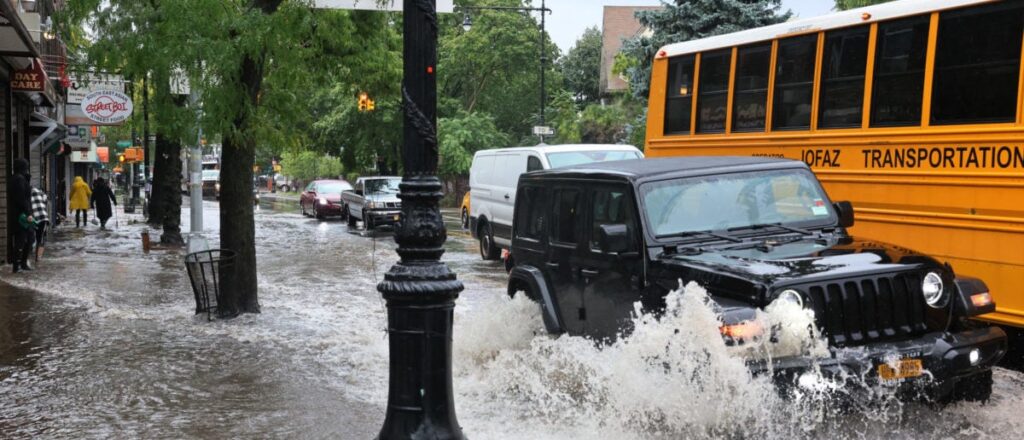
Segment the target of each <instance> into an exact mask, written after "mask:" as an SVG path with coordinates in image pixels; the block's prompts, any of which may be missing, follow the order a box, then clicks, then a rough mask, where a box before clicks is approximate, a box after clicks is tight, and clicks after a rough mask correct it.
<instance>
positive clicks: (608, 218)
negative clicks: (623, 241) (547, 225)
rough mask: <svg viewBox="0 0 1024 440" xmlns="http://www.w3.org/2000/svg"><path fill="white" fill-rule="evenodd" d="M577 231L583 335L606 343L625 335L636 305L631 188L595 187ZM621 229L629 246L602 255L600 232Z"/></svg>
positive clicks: (637, 259) (638, 270) (636, 242)
mask: <svg viewBox="0 0 1024 440" xmlns="http://www.w3.org/2000/svg"><path fill="white" fill-rule="evenodd" d="M587 191H588V193H587V197H586V199H587V202H588V203H587V205H586V213H585V215H583V216H582V217H584V222H585V224H586V225H585V226H584V227H582V228H581V229H582V236H583V237H584V240H583V241H584V243H583V245H582V248H583V249H582V255H583V257H582V260H583V261H582V262H581V267H580V277H579V280H578V283H579V284H580V286H579V289H580V290H581V291H582V292H583V306H584V308H585V309H586V312H585V313H586V316H587V318H588V320H587V335H588V336H591V337H593V338H595V339H599V340H612V339H614V338H615V337H616V335H617V334H619V333H620V332H622V331H631V330H632V329H631V328H630V327H631V324H632V313H633V304H634V303H636V302H637V301H640V300H641V295H640V294H641V290H640V283H641V277H642V276H643V258H642V257H641V255H642V246H641V241H640V240H641V239H640V237H641V234H640V232H641V231H640V230H639V221H638V218H639V216H638V213H637V210H636V203H635V202H634V200H635V199H634V197H633V194H632V188H631V187H630V186H628V185H625V184H621V185H618V184H601V185H594V186H590V187H589V188H588V189H587ZM607 225H625V226H626V230H627V231H628V233H627V235H628V242H629V246H628V249H627V250H626V251H624V252H623V251H620V252H606V251H605V250H603V249H602V246H601V242H600V234H601V229H602V227H604V226H607Z"/></svg>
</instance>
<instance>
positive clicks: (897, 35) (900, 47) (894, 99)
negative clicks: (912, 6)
mask: <svg viewBox="0 0 1024 440" xmlns="http://www.w3.org/2000/svg"><path fill="white" fill-rule="evenodd" d="M929 24H930V21H929V17H928V16H927V15H923V16H920V17H912V18H908V19H904V20H896V21H890V22H887V23H880V24H879V25H878V43H876V47H875V76H874V80H873V84H874V85H873V86H872V92H871V126H872V127H898V126H912V125H921V99H922V96H921V91H922V88H923V87H924V86H923V84H924V62H925V57H926V55H927V52H928V27H929Z"/></svg>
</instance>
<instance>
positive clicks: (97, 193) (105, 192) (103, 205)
mask: <svg viewBox="0 0 1024 440" xmlns="http://www.w3.org/2000/svg"><path fill="white" fill-rule="evenodd" d="M111 203H113V206H117V198H116V197H114V191H112V190H111V189H110V185H107V181H106V180H103V179H102V178H97V179H96V186H95V187H93V189H92V206H93V207H94V208H96V217H99V219H100V229H107V220H110V217H111V216H113V215H114V209H113V206H111Z"/></svg>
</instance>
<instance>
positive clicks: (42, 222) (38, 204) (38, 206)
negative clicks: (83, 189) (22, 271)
mask: <svg viewBox="0 0 1024 440" xmlns="http://www.w3.org/2000/svg"><path fill="white" fill-rule="evenodd" d="M49 212H50V198H49V197H47V195H46V192H44V191H43V190H41V189H39V188H32V217H33V218H34V219H35V221H36V264H39V258H41V257H42V256H43V248H44V247H45V246H46V232H47V229H48V228H49V227H50V214H49Z"/></svg>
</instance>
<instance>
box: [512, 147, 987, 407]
mask: <svg viewBox="0 0 1024 440" xmlns="http://www.w3.org/2000/svg"><path fill="white" fill-rule="evenodd" d="M518 190H519V199H518V200H517V204H516V208H515V215H516V218H515V223H514V225H513V235H514V237H515V238H514V239H513V241H512V250H511V252H512V257H513V258H514V261H515V265H514V267H513V269H512V272H511V274H510V278H509V286H508V291H509V293H510V294H515V293H516V292H520V291H522V292H525V293H526V295H527V296H529V297H530V298H533V299H535V300H537V301H538V302H539V303H540V304H541V306H540V311H541V314H542V315H543V321H544V324H545V326H546V328H547V330H548V331H550V332H552V333H562V332H567V333H569V334H574V335H585V336H588V337H592V338H596V339H609V338H615V337H616V335H617V334H619V332H621V331H628V325H629V323H630V322H631V321H630V316H631V313H633V311H634V306H633V304H634V303H635V302H639V303H641V304H642V306H643V308H644V309H646V310H648V311H655V312H657V311H658V310H664V307H665V297H666V295H667V294H668V292H669V290H670V289H673V288H676V287H678V282H679V281H678V280H695V281H697V282H699V283H701V284H702V285H703V286H704V287H705V288H706V289H707V291H708V293H709V296H710V299H711V300H712V305H713V306H714V307H715V308H716V310H718V312H719V314H720V319H721V322H722V325H721V328H720V332H721V335H722V337H723V339H724V341H725V343H726V344H727V345H732V346H734V347H737V346H743V345H744V344H750V345H753V346H755V347H761V346H762V345H758V344H774V343H776V342H775V332H776V328H773V327H772V326H770V325H767V324H766V323H765V322H764V317H763V314H759V313H758V311H759V310H763V309H765V308H766V307H768V306H769V305H771V304H775V303H779V302H783V304H784V303H787V302H788V303H791V304H790V305H796V306H797V307H800V308H804V309H806V310H808V311H809V312H810V313H811V314H813V317H814V322H815V325H816V326H817V328H818V329H820V331H821V335H822V336H823V338H825V340H827V345H828V347H829V351H830V356H825V357H818V358H815V359H811V358H810V357H809V356H806V355H800V354H794V355H791V356H788V357H781V358H773V359H771V360H770V362H771V364H765V363H764V361H762V362H761V363H757V362H751V363H750V366H751V368H752V369H754V370H757V371H771V372H772V373H773V374H775V375H774V376H773V377H774V378H775V379H776V380H778V381H779V382H780V383H781V384H789V385H791V386H795V387H806V386H812V384H813V383H814V380H815V379H814V378H816V377H818V376H806V375H805V374H811V371H814V370H815V369H816V368H820V371H821V372H822V373H823V374H826V375H828V376H831V377H833V378H836V379H841V378H843V377H853V378H863V379H864V380H867V381H868V382H869V383H881V382H885V383H892V384H896V385H897V386H906V387H909V388H913V389H916V390H918V391H924V392H926V393H927V394H928V395H930V396H932V397H934V398H935V399H938V400H941V401H948V400H954V401H955V400H986V399H987V398H988V397H989V395H990V393H991V390H992V371H991V368H992V366H994V365H995V364H996V362H998V361H999V360H1000V358H1001V357H1002V356H1003V355H1004V354H1005V353H1006V348H1007V340H1006V334H1005V333H1004V331H1003V330H1002V329H1000V328H998V327H994V326H988V325H986V324H982V323H979V322H973V321H971V320H970V318H972V317H976V316H978V315H981V314H984V313H988V312H991V311H993V310H994V309H995V305H994V304H993V303H992V301H991V296H989V294H988V288H987V287H986V286H985V283H984V282H983V281H981V280H979V279H976V278H970V277H966V276H959V275H957V274H955V273H954V272H953V269H952V268H951V267H950V266H949V265H946V264H943V263H941V262H939V261H937V260H936V259H934V258H932V257H930V256H927V255H923V254H920V253H917V252H914V251H912V250H909V249H904V248H900V247H898V246H894V245H891V244H888V243H883V242H878V241H871V240H865V239H861V238H858V237H855V236H853V235H851V234H850V233H849V228H850V227H852V226H853V224H854V213H853V207H852V205H851V204H850V203H849V202H839V203H834V204H833V203H831V201H830V200H829V198H828V195H827V194H826V193H825V191H824V190H823V189H822V187H821V184H820V183H819V182H818V180H817V179H816V178H815V176H814V174H813V173H811V171H810V169H809V168H808V167H807V165H806V164H804V163H803V162H800V161H790V160H780V159H769V158H755V157H685V158H670V159H653V160H643V161H624V162H610V163H601V164H589V165H580V166H575V167H569V168H564V169H559V170H550V171H542V172H537V173H529V174H526V175H524V176H523V177H522V178H521V179H520V181H519V188H518ZM783 304H780V305H783Z"/></svg>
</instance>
